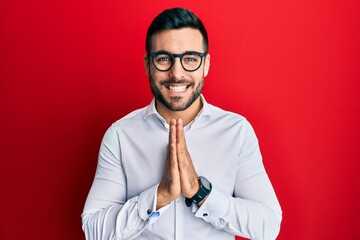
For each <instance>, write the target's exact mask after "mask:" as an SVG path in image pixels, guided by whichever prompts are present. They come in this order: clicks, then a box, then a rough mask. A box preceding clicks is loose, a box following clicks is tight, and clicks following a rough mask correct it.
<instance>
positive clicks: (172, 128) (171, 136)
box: [169, 119, 176, 145]
mask: <svg viewBox="0 0 360 240" xmlns="http://www.w3.org/2000/svg"><path fill="white" fill-rule="evenodd" d="M172 143H176V120H175V119H172V120H171V121H170V131H169V145H171V144H172Z"/></svg>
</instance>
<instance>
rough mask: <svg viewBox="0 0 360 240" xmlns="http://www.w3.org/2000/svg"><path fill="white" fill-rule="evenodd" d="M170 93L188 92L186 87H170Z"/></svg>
mask: <svg viewBox="0 0 360 240" xmlns="http://www.w3.org/2000/svg"><path fill="white" fill-rule="evenodd" d="M169 89H170V91H173V92H183V91H185V90H186V85H184V86H170V87H169Z"/></svg>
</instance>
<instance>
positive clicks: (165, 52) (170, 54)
mask: <svg viewBox="0 0 360 240" xmlns="http://www.w3.org/2000/svg"><path fill="white" fill-rule="evenodd" d="M159 54H167V55H169V56H170V57H171V62H172V63H171V65H170V67H169V68H168V69H166V70H162V69H159V68H158V67H156V64H155V61H154V57H155V56H156V55H159ZM147 55H148V57H151V62H152V64H153V66H154V67H155V68H156V69H157V70H158V71H160V72H167V71H169V70H170V69H171V68H172V67H173V66H174V63H175V58H177V57H178V58H179V59H180V63H181V66H182V68H183V69H184V70H185V71H187V72H195V71H196V70H198V69H199V68H200V67H201V65H202V62H203V58H204V57H205V56H206V55H207V52H204V53H201V52H196V51H188V52H185V53H183V54H174V53H170V52H168V51H165V50H160V51H157V52H151V53H148V54H147ZM184 55H198V56H199V57H200V64H199V66H198V67H197V68H195V69H193V70H188V69H186V68H185V67H184V65H183V62H182V59H183V57H184Z"/></svg>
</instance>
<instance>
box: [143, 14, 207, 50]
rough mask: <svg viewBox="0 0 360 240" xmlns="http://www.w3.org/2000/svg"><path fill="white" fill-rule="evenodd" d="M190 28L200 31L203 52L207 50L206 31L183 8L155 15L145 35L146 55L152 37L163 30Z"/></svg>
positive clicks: (200, 23)
mask: <svg viewBox="0 0 360 240" xmlns="http://www.w3.org/2000/svg"><path fill="white" fill-rule="evenodd" d="M185 27H190V28H194V29H197V30H199V31H200V33H201V35H202V37H203V42H204V50H205V52H207V51H208V49H209V40H208V35H207V32H206V29H205V27H204V25H203V23H202V22H201V20H200V18H198V17H197V16H196V15H195V14H194V13H192V12H190V11H189V10H187V9H184V8H171V9H167V10H164V11H163V12H161V13H160V14H159V15H157V16H156V17H155V18H154V20H153V21H152V23H151V24H150V26H149V28H148V31H147V34H146V45H145V49H146V52H147V53H150V51H151V44H152V37H153V36H154V35H155V34H156V33H159V32H161V31H163V30H171V29H180V28H185Z"/></svg>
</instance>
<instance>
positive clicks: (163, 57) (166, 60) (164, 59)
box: [155, 54, 172, 64]
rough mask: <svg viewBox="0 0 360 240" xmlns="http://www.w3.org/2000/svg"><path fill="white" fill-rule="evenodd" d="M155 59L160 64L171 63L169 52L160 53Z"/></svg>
mask: <svg viewBox="0 0 360 240" xmlns="http://www.w3.org/2000/svg"><path fill="white" fill-rule="evenodd" d="M155 61H156V62H157V63H159V64H167V63H171V61H172V60H171V57H170V56H169V55H167V54H159V55H157V56H155Z"/></svg>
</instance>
